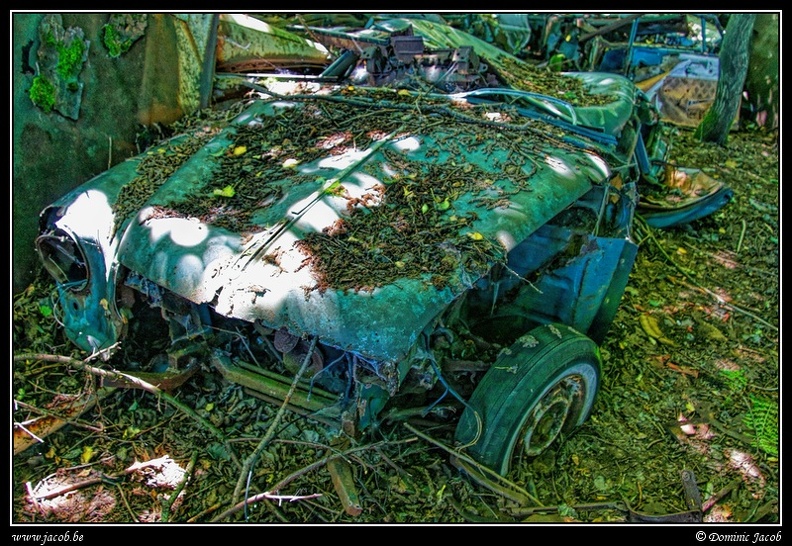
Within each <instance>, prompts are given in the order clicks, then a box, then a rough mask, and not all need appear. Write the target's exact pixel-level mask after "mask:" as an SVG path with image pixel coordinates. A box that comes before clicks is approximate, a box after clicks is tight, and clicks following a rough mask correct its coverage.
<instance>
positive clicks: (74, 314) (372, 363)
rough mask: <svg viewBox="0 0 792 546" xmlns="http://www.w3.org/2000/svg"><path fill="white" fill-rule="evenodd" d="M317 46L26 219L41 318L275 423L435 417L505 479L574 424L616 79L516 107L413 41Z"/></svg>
mask: <svg viewBox="0 0 792 546" xmlns="http://www.w3.org/2000/svg"><path fill="white" fill-rule="evenodd" d="M320 30H322V29H313V31H314V35H316V34H318V33H319V31H320ZM324 31H325V34H324V35H326V36H327V37H328V38H332V39H333V40H337V41H338V43H340V44H347V45H349V44H352V45H354V47H350V48H348V49H346V50H345V53H343V54H341V55H339V56H338V60H337V61H336V62H334V63H333V64H332V65H331V66H329V67H328V68H327V69H325V71H324V72H323V73H322V74H320V75H319V77H317V78H316V81H315V82H313V83H312V84H311V85H306V82H305V80H304V79H303V80H301V81H300V83H301V86H300V87H299V89H298V90H297V91H296V92H290V93H280V92H275V91H272V90H271V89H268V88H264V87H261V86H260V85H259V84H254V85H253V87H254V88H255V89H258V90H259V91H260V95H259V96H258V97H256V98H253V99H249V100H247V101H246V102H245V107H244V109H243V110H242V111H241V113H239V114H238V115H236V116H235V117H233V119H231V120H230V121H228V122H227V123H221V124H218V125H213V126H211V127H210V126H208V125H207V126H201V127H199V128H198V129H196V130H194V131H192V132H190V133H187V134H181V135H178V136H175V137H173V138H172V139H170V140H168V141H165V142H163V143H160V144H158V145H157V146H154V147H152V148H150V149H149V150H147V151H146V152H144V153H143V154H141V155H140V156H137V157H134V158H131V159H129V160H127V161H125V162H123V163H121V164H119V165H117V166H115V167H113V168H111V169H109V170H108V171H106V172H105V173H102V174H100V175H99V176H97V177H96V178H94V179H92V180H90V181H89V182H87V183H85V184H83V185H82V186H80V187H78V188H76V189H75V190H73V191H72V192H70V193H69V194H68V195H65V196H64V197H63V198H61V199H60V200H58V201H57V202H55V203H53V204H52V205H51V206H49V207H47V208H46V209H45V210H44V211H43V212H42V213H41V221H40V224H41V234H40V236H39V237H38V239H37V241H36V244H37V248H38V251H39V254H40V256H41V259H42V262H43V264H44V265H45V267H46V268H47V269H48V271H50V272H51V273H52V275H53V277H54V278H55V280H56V281H57V286H58V301H57V304H58V305H57V310H58V317H59V320H60V321H61V322H62V323H63V325H64V327H65V330H66V333H67V334H68V336H69V338H70V339H71V340H73V342H74V343H75V344H77V345H78V346H79V347H81V348H82V349H83V350H85V351H86V352H100V351H103V352H104V354H105V355H106V356H108V357H109V358H111V362H112V358H113V357H112V356H111V355H112V354H114V353H113V348H114V347H115V344H116V343H117V342H119V341H121V340H123V339H125V338H127V337H128V336H151V337H152V338H154V337H158V336H164V337H166V338H167V339H168V340H169V346H168V348H167V350H166V354H167V356H168V358H167V359H165V361H166V362H167V363H168V364H169V366H170V368H169V369H168V370H165V371H161V370H154V371H161V373H162V374H163V377H164V376H165V375H168V374H170V375H173V374H178V373H181V372H184V371H186V370H193V369H194V368H196V367H200V368H201V369H203V371H204V372H206V373H221V374H223V375H224V376H225V377H226V378H228V379H230V380H233V381H235V382H237V383H240V384H242V385H243V386H245V387H246V388H247V389H248V390H249V391H250V392H251V393H252V394H254V395H256V396H259V397H261V398H263V399H265V400H267V401H270V402H273V403H282V401H283V400H285V399H286V398H287V396H286V393H287V392H288V391H289V390H290V388H291V385H292V383H294V384H295V385H297V387H298V388H297V390H296V391H295V392H294V394H293V395H291V396H289V397H288V403H289V407H290V408H292V409H294V410H295V411H298V412H301V413H304V414H307V415H309V416H311V417H313V418H315V419H318V420H321V421H323V422H326V423H329V424H332V425H334V426H337V427H338V430H339V431H343V432H344V433H347V434H359V433H360V432H361V431H365V430H372V429H375V428H376V427H378V426H381V425H382V423H387V422H390V421H393V420H398V419H404V418H408V417H410V416H418V415H420V416H422V417H425V418H436V419H458V425H457V434H456V436H457V441H458V444H459V450H460V453H465V454H468V455H470V456H472V457H474V458H475V459H476V460H478V461H480V462H481V463H482V464H484V465H487V466H489V467H492V468H493V469H495V470H496V471H497V472H499V473H501V474H505V473H507V472H508V471H509V469H510V468H511V467H512V466H513V464H515V461H516V460H518V459H519V458H520V457H524V456H534V455H537V454H539V453H541V452H542V451H543V450H544V449H546V448H547V447H548V446H550V445H551V444H552V443H553V442H554V441H555V440H556V439H557V438H558V437H559V436H560V435H562V434H565V433H568V432H570V431H572V430H573V429H574V428H575V427H577V426H578V425H580V424H582V423H583V422H584V421H585V420H586V418H587V417H588V415H589V413H590V411H591V408H592V406H593V404H594V400H595V396H596V392H597V389H598V387H599V381H600V380H599V374H600V355H599V350H598V346H597V344H598V343H600V342H602V340H603V339H604V337H605V335H606V333H607V331H608V328H609V326H610V324H611V322H612V320H613V318H614V315H615V313H616V310H617V308H618V305H619V301H620V299H621V296H622V293H623V291H624V288H625V286H626V284H627V281H628V277H629V274H630V271H631V268H632V265H633V262H634V259H635V256H636V252H637V246H636V243H635V242H634V241H633V238H632V223H633V218H634V214H635V210H636V205H637V203H638V201H639V195H638V189H637V188H638V184H639V182H640V181H641V180H643V179H644V177H646V176H649V177H656V176H657V173H658V170H657V168H656V165H653V164H652V162H651V154H652V151H653V150H654V151H656V152H658V153H661V154H664V153H665V148H664V145H663V141H662V139H657V140H656V139H655V138H654V137H653V133H652V131H653V130H654V128H655V122H656V120H655V118H654V117H653V116H652V111H651V108H650V107H649V105H648V104H647V103H646V102H645V99H644V97H643V96H642V95H641V93H640V92H639V91H638V90H636V88H635V86H634V85H633V84H632V83H631V82H629V81H628V80H627V79H625V78H622V77H619V76H613V75H610V74H594V73H581V74H568V75H563V76H560V78H561V79H560V80H559V81H560V82H561V83H563V84H564V85H567V86H568V87H567V88H566V89H567V90H566V91H565V92H566V93H567V97H568V98H567V100H560V99H558V98H557V97H552V96H548V95H543V94H541V93H538V92H536V91H526V90H524V89H520V87H519V86H518V85H515V83H519V82H517V81H516V80H515V78H517V79H521V78H525V79H526V81H528V78H529V76H530V74H532V73H531V72H528V71H527V69H525V70H526V71H525V72H524V73H521V72H519V71H516V70H514V69H513V67H512V70H510V72H509V75H508V77H507V78H506V79H507V80H508V78H511V79H512V81H511V82H508V81H506V82H504V79H503V78H502V77H500V76H499V75H497V74H496V73H494V72H492V69H491V67H493V66H499V67H505V66H507V65H508V66H511V65H510V64H509V63H515V62H517V61H515V60H514V59H513V58H511V57H510V56H508V55H502V54H501V53H498V52H492V51H491V50H490V49H488V47H487V46H486V44H484V45H482V44H481V43H480V42H479V41H477V40H476V39H475V38H473V37H471V36H469V35H466V34H465V33H462V32H460V31H456V30H453V29H448V28H447V27H442V26H439V25H435V24H434V23H430V22H427V21H421V22H419V23H418V24H416V22H415V21H410V20H404V19H403V20H395V21H392V22H390V23H383V24H380V25H379V27H378V28H377V29H364V30H363V31H360V30H355V31H352V30H349V29H324ZM375 31H376V32H375ZM514 66H519V62H517V64H515V65H514ZM523 68H524V67H523ZM538 75H539V74H538V73H537V77H538ZM281 79H282V78H281ZM279 81H280V80H279ZM460 89H461V90H460ZM643 167H645V168H643ZM162 361H163V360H162V359H153V360H152V362H162ZM152 365H153V364H152ZM147 371H152V370H151V369H149V370H147Z"/></svg>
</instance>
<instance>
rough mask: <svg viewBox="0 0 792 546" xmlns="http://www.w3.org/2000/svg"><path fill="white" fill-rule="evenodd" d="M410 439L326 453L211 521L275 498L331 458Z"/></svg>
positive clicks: (216, 520)
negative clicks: (326, 454)
mask: <svg viewBox="0 0 792 546" xmlns="http://www.w3.org/2000/svg"><path fill="white" fill-rule="evenodd" d="M411 441H412V440H403V441H401V442H385V441H382V442H377V443H374V444H368V445H365V446H360V447H353V448H350V449H347V450H346V451H343V452H340V453H334V454H333V455H328V456H327V457H323V458H322V459H319V460H318V461H316V462H313V463H311V464H309V465H308V466H305V467H303V468H301V469H299V470H296V471H294V472H292V473H291V474H289V475H288V476H286V477H285V478H283V479H282V480H281V481H279V482H278V483H276V484H275V485H273V486H272V487H271V488H270V490H269V491H265V492H264V493H259V494H258V495H254V496H252V497H249V498H247V499H243V500H242V501H240V502H238V503H236V504H235V505H234V506H232V507H231V508H229V509H228V510H226V511H225V512H223V513H222V514H219V515H218V516H216V517H215V518H214V519H213V520H212V523H216V522H218V521H222V520H224V519H225V518H227V517H228V516H230V515H232V514H234V513H236V512H239V511H240V510H242V509H243V508H244V507H245V506H246V505H248V504H252V503H254V502H258V501H260V500H262V499H272V498H277V497H276V495H274V494H273V493H272V492H273V491H278V490H280V489H283V488H284V487H286V486H287V485H289V484H290V483H291V482H293V481H294V480H296V479H297V478H299V477H300V476H302V475H304V474H307V473H309V472H311V471H313V470H316V469H317V468H321V467H323V466H325V465H326V464H327V462H328V461H331V460H333V459H343V458H346V457H349V456H350V455H352V454H354V453H357V452H359V451H365V450H368V449H375V450H376V449H378V448H379V447H381V446H383V445H385V444H391V445H394V444H398V443H409V442H411Z"/></svg>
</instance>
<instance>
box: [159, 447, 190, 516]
mask: <svg viewBox="0 0 792 546" xmlns="http://www.w3.org/2000/svg"><path fill="white" fill-rule="evenodd" d="M197 460H198V452H197V451H196V452H194V453H193V455H192V457H191V458H190V462H189V464H188V465H187V469H186V470H185V472H184V477H183V478H182V481H180V482H179V485H178V486H177V487H176V489H174V490H173V493H171V495H170V496H168V497H166V498H164V499H162V522H163V523H167V521H168V520H169V519H170V514H171V510H172V509H173V503H175V502H176V499H177V498H178V497H179V494H181V492H182V490H183V489H184V486H185V485H187V482H188V481H189V480H190V476H191V475H192V471H193V468H195V462H196V461H197Z"/></svg>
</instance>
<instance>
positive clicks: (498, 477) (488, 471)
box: [404, 423, 543, 506]
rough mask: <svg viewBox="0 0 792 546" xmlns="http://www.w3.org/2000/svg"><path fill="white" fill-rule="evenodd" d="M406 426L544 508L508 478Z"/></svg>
mask: <svg viewBox="0 0 792 546" xmlns="http://www.w3.org/2000/svg"><path fill="white" fill-rule="evenodd" d="M404 426H405V427H407V429H408V430H409V431H410V432H412V433H413V434H416V435H417V436H419V437H420V438H422V439H424V440H426V441H427V442H429V443H431V444H434V445H436V446H437V447H439V448H441V449H442V450H444V451H446V452H447V453H450V454H451V455H453V456H454V457H456V458H458V459H460V460H462V461H464V462H466V463H468V464H471V465H473V466H475V467H476V468H477V469H478V470H479V471H480V472H482V473H485V474H489V475H490V476H492V477H493V478H494V479H495V480H497V481H498V482H501V483H503V484H505V485H506V486H507V487H508V488H510V489H512V490H513V491H515V492H516V493H518V494H520V495H521V496H524V497H525V498H526V499H529V500H531V501H532V502H534V503H536V504H537V505H538V506H543V504H542V503H541V501H539V499H537V498H536V497H534V496H533V495H531V494H530V493H529V492H528V491H526V490H525V489H523V488H522V487H520V486H519V485H517V484H516V483H513V482H511V481H509V480H507V479H506V478H504V477H503V476H501V475H500V474H498V473H497V472H495V471H494V470H492V469H490V468H487V467H486V466H482V465H481V464H479V463H478V462H476V461H475V460H473V459H472V458H470V457H468V456H466V455H463V454H462V453H460V452H459V451H455V450H453V449H451V448H450V447H448V446H446V445H445V444H443V443H442V442H440V441H438V440H435V439H434V438H432V437H431V436H428V435H426V434H424V433H423V432H421V431H419V430H417V429H416V428H415V427H413V426H412V425H410V424H409V423H404ZM490 481H491V482H492V483H491V487H490V489H492V490H493V491H495V492H496V493H499V494H500V495H502V496H504V497H506V498H508V499H513V498H514V495H509V494H508V492H506V491H501V490H500V486H499V484H498V483H496V482H495V481H493V480H490Z"/></svg>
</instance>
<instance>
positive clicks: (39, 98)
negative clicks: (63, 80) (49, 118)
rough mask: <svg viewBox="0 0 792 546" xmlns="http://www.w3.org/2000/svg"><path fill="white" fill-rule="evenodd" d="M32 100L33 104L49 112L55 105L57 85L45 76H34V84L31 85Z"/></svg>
mask: <svg viewBox="0 0 792 546" xmlns="http://www.w3.org/2000/svg"><path fill="white" fill-rule="evenodd" d="M29 94H30V100H32V101H33V104H35V105H36V106H38V107H39V108H41V109H42V110H44V111H45V112H47V113H49V112H51V111H52V107H53V106H55V86H54V85H53V84H52V82H51V81H49V80H48V79H47V78H45V77H44V76H36V77H35V78H33V85H31V86H30V93H29Z"/></svg>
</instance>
